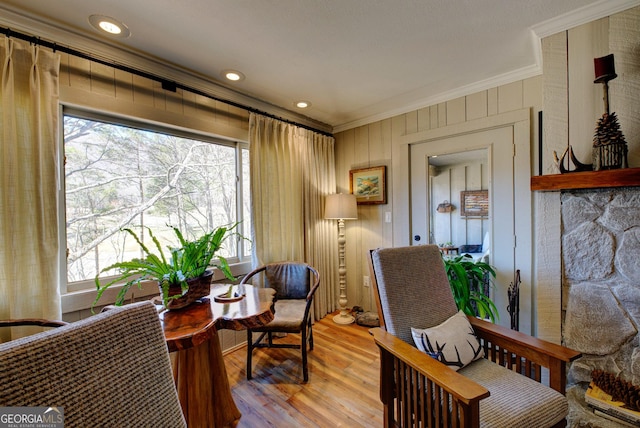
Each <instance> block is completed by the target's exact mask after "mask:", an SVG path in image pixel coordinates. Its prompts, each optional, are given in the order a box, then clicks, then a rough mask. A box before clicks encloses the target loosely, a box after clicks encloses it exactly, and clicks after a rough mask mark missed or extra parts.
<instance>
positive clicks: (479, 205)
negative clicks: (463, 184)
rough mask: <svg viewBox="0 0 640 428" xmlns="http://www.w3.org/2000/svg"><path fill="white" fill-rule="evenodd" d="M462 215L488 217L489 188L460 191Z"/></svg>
mask: <svg viewBox="0 0 640 428" xmlns="http://www.w3.org/2000/svg"><path fill="white" fill-rule="evenodd" d="M460 215H461V216H462V217H487V216H488V215H489V191H488V190H463V191H462V192H460Z"/></svg>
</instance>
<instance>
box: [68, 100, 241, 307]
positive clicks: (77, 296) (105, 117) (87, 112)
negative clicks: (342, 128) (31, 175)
mask: <svg viewBox="0 0 640 428" xmlns="http://www.w3.org/2000/svg"><path fill="white" fill-rule="evenodd" d="M65 114H69V115H73V116H79V117H84V118H87V119H91V120H98V121H103V122H110V123H114V124H117V125H123V126H131V127H134V128H141V125H144V129H148V130H151V131H157V132H163V133H171V134H173V135H176V136H181V137H186V138H191V139H197V140H200V141H205V142H210V143H213V144H221V145H226V146H230V147H235V149H236V153H237V154H236V165H237V169H236V171H238V170H240V171H241V166H242V165H241V163H242V158H241V156H242V150H243V149H248V147H249V144H248V143H247V142H244V141H237V140H226V139H223V138H220V137H217V136H214V135H210V134H207V133H204V132H201V131H198V130H184V129H180V128H178V127H175V126H172V125H170V124H157V123H152V122H150V121H146V120H144V119H141V118H123V117H119V116H114V115H112V114H110V113H108V112H97V111H95V110H92V109H90V108H82V107H76V106H70V105H65V104H64V103H60V104H59V111H58V117H59V123H60V124H61V126H59V129H58V139H59V148H60V149H59V150H58V165H59V168H58V219H59V220H58V223H59V227H58V242H59V248H60V251H59V257H58V259H59V284H60V287H59V289H60V298H61V306H62V313H63V314H65V313H69V312H74V311H81V310H86V309H88V308H90V307H91V305H92V304H93V302H94V300H95V297H96V288H95V283H94V281H93V279H91V280H85V281H78V282H75V283H74V284H77V286H74V288H77V290H73V291H70V290H69V286H68V282H67V257H66V249H67V236H66V233H67V231H66V221H65V220H66V205H65V199H66V195H65V182H64V177H65V174H64V168H65V153H64V126H62V124H63V123H64V115H65ZM236 183H237V184H236V186H237V189H238V191H239V192H242V191H243V190H244V189H243V186H242V177H240V176H238V175H236ZM236 205H237V211H236V212H237V213H238V216H239V217H242V214H243V212H244V211H243V206H242V198H237V202H236ZM243 246H244V243H243V242H242V240H240V242H239V244H238V256H237V257H234V258H229V259H228V260H229V266H230V268H231V272H232V274H233V275H234V276H239V275H243V274H246V273H248V272H250V270H251V256H249V257H245V256H244V249H243ZM223 279H225V277H224V275H223V274H222V272H220V270H219V269H215V270H214V277H213V279H212V280H213V281H220V280H223ZM121 288H122V285H118V284H115V285H114V286H112V287H109V289H107V290H106V291H105V292H104V294H103V295H102V297H101V299H100V306H103V305H109V304H113V303H114V302H115V299H116V296H117V294H118V292H119V291H120V289H121ZM154 295H158V288H157V284H155V283H154V282H153V281H146V282H144V283H143V284H142V286H141V289H140V288H138V287H137V286H134V287H131V289H130V290H129V291H128V293H127V295H126V300H132V299H139V298H144V297H151V296H154Z"/></svg>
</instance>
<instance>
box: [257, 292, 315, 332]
mask: <svg viewBox="0 0 640 428" xmlns="http://www.w3.org/2000/svg"><path fill="white" fill-rule="evenodd" d="M306 306H307V301H306V300H298V299H293V300H291V299H285V300H278V301H277V302H276V303H275V317H274V318H273V320H272V321H271V322H270V323H269V324H267V325H266V326H264V327H258V328H254V329H252V330H253V331H270V330H271V331H281V332H290V333H297V332H299V331H300V330H301V328H302V323H303V322H304V321H305V319H304V311H305V309H306Z"/></svg>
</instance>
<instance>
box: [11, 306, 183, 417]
mask: <svg viewBox="0 0 640 428" xmlns="http://www.w3.org/2000/svg"><path fill="white" fill-rule="evenodd" d="M29 321H32V322H27V323H26V324H28V325H46V326H48V327H55V326H57V325H59V324H64V323H59V322H52V323H46V322H45V323H44V324H43V323H42V322H41V321H40V320H35V321H34V320H29ZM0 324H2V325H0V326H10V325H24V324H21V323H20V322H16V321H11V322H7V323H0ZM0 384H1V385H2V393H1V394H0V406H3V407H43V408H46V410H47V411H49V410H50V409H49V408H53V407H55V409H54V410H53V411H56V412H61V414H62V415H63V417H64V426H66V427H89V426H95V427H98V426H100V427H125V426H128V427H142V426H149V427H160V426H162V427H186V426H187V425H186V422H185V419H184V417H183V414H182V409H181V407H180V403H179V401H178V394H177V392H176V388H175V385H174V382H173V374H172V371H171V365H170V360H169V351H168V349H167V345H166V342H165V339H164V333H163V332H162V327H161V325H160V320H159V318H158V313H157V310H156V307H155V305H153V304H152V303H151V302H140V303H133V304H130V305H125V306H122V307H114V308H113V309H110V310H108V311H105V312H102V313H99V314H97V315H93V316H91V317H89V318H86V319H84V320H81V321H76V322H73V323H68V324H66V325H62V326H61V327H58V328H55V329H53V330H48V331H45V332H41V333H36V334H33V335H31V336H27V337H24V338H20V339H16V340H12V341H10V342H6V343H3V344H0ZM58 414H60V413H58Z"/></svg>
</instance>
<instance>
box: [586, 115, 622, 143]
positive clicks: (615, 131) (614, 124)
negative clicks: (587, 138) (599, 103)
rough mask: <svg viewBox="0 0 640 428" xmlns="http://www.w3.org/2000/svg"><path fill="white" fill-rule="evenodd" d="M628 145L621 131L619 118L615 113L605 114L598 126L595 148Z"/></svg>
mask: <svg viewBox="0 0 640 428" xmlns="http://www.w3.org/2000/svg"><path fill="white" fill-rule="evenodd" d="M616 143H618V144H620V143H624V144H626V141H625V139H624V135H623V134H622V131H620V124H619V123H618V116H616V114H615V113H611V114H607V113H604V114H603V115H602V117H601V118H600V119H598V124H597V126H596V133H595V135H594V136H593V146H594V147H597V146H604V145H607V144H616Z"/></svg>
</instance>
